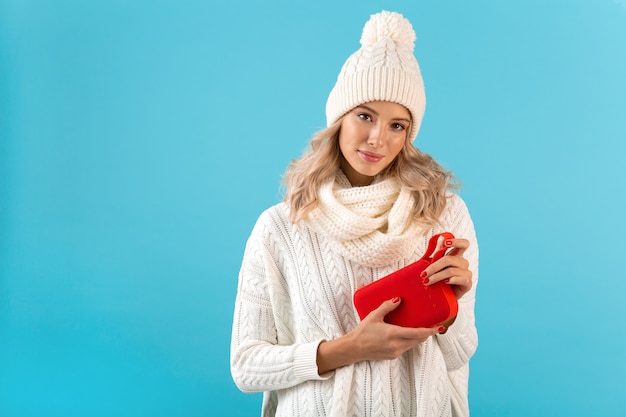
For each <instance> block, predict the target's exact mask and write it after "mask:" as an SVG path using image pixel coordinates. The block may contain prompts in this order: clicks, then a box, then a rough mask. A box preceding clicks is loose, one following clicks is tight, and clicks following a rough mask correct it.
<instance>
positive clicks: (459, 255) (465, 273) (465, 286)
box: [421, 239, 472, 300]
mask: <svg viewBox="0 0 626 417" xmlns="http://www.w3.org/2000/svg"><path fill="white" fill-rule="evenodd" d="M444 245H445V246H446V247H447V248H451V250H450V251H449V252H448V253H447V254H446V255H445V256H443V257H442V258H441V259H439V260H438V261H436V262H433V264H432V265H429V266H428V267H427V268H426V269H425V270H424V272H425V273H422V276H421V278H422V280H423V282H424V284H426V285H432V284H434V283H436V282H439V281H444V282H446V283H448V284H450V285H451V286H452V289H453V290H454V294H455V295H456V298H457V300H458V299H459V298H461V297H462V296H463V295H464V294H465V293H466V292H468V291H469V290H470V289H471V288H472V271H470V270H469V262H468V261H467V259H465V258H464V257H463V254H464V253H465V251H466V250H467V248H469V245H470V243H469V240H467V239H447V240H446V241H445V242H444Z"/></svg>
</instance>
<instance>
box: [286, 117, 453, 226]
mask: <svg viewBox="0 0 626 417" xmlns="http://www.w3.org/2000/svg"><path fill="white" fill-rule="evenodd" d="M342 120H343V118H341V119H339V120H338V121H337V122H335V123H334V124H333V125H331V126H329V127H327V128H326V129H323V130H321V131H319V132H317V133H316V134H315V135H313V137H312V138H311V141H310V144H309V147H308V149H307V150H306V151H305V153H304V154H303V156H302V157H301V158H300V159H295V160H293V161H292V162H291V163H290V164H289V166H288V167H287V170H286V172H285V174H284V176H283V184H284V186H285V187H286V193H285V198H284V201H285V202H287V203H289V205H290V211H291V222H292V223H297V222H299V221H301V220H303V219H305V218H306V216H307V215H308V214H309V212H311V210H313V209H315V208H316V207H317V203H318V198H319V197H318V191H319V189H320V187H321V186H322V184H325V183H327V182H328V181H331V180H332V179H333V178H334V177H335V173H336V172H337V169H339V167H340V163H341V160H342V155H341V150H340V149H339V132H340V129H341V121H342ZM408 130H410V129H407V131H408ZM379 175H382V176H383V178H389V177H393V178H396V179H397V180H398V182H399V183H400V184H401V186H402V187H406V188H407V189H408V190H409V191H411V192H412V194H413V197H414V199H415V207H414V209H413V212H414V213H413V214H414V216H415V219H416V220H417V221H420V222H422V223H424V224H426V225H429V226H432V225H435V224H437V223H438V221H439V216H440V215H441V213H442V212H443V210H444V208H445V206H446V200H447V192H448V190H450V189H454V188H458V187H459V184H458V183H456V182H453V179H454V177H453V176H452V173H451V172H449V171H447V170H445V169H444V168H443V167H442V166H441V165H439V164H438V163H437V162H436V161H435V160H434V159H433V158H432V157H431V156H430V155H428V154H426V153H423V152H421V151H420V150H419V149H417V148H416V147H415V146H413V144H412V143H411V141H409V140H408V138H407V140H406V142H405V144H404V147H403V148H402V150H401V151H400V153H399V154H398V156H396V158H395V159H394V160H393V162H392V163H391V164H389V166H387V167H386V168H385V169H384V170H383V171H382V172H381V173H380V174H379Z"/></svg>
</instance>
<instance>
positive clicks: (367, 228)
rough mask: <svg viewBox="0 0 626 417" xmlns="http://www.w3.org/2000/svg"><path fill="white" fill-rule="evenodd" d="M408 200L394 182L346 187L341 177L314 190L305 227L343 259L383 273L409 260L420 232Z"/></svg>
mask: <svg viewBox="0 0 626 417" xmlns="http://www.w3.org/2000/svg"><path fill="white" fill-rule="evenodd" d="M414 204H415V202H414V200H413V196H412V195H411V193H410V192H409V191H407V190H406V189H404V188H403V187H401V186H400V184H399V183H398V182H397V181H395V180H394V179H383V180H379V181H375V182H374V183H373V184H371V185H368V186H365V187H352V186H351V185H350V182H349V181H348V179H347V178H346V177H345V175H344V174H343V173H342V172H338V173H337V176H336V178H335V179H334V180H333V181H330V182H328V183H326V184H324V185H323V186H322V187H321V188H320V193H319V204H318V207H316V208H315V209H314V210H313V211H311V213H310V214H309V216H308V218H307V221H308V223H309V225H310V227H311V228H312V229H313V230H315V231H316V232H318V233H320V234H323V235H324V236H327V237H328V238H329V240H330V242H331V244H332V245H333V247H334V248H335V249H336V250H337V251H338V252H339V253H340V254H342V255H343V256H345V257H346V258H348V259H350V260H352V261H355V262H357V263H359V264H361V265H365V266H368V267H383V266H388V265H390V264H392V263H393V262H396V261H398V260H400V259H404V258H407V257H409V256H410V255H411V254H412V253H413V251H414V250H415V241H416V238H417V237H418V236H419V234H420V232H423V228H422V227H420V225H419V223H418V222H416V221H414V217H413V207H414Z"/></svg>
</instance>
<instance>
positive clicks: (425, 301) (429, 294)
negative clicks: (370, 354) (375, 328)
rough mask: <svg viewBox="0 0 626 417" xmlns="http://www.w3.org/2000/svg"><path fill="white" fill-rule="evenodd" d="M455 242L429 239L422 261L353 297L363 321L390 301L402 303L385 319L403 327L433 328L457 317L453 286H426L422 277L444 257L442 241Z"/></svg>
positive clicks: (448, 235)
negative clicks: (395, 298)
mask: <svg viewBox="0 0 626 417" xmlns="http://www.w3.org/2000/svg"><path fill="white" fill-rule="evenodd" d="M440 238H443V239H454V235H453V234H452V233H449V232H444V233H440V234H437V235H434V236H433V237H432V238H430V240H429V242H428V248H427V249H426V253H425V254H424V256H422V257H421V258H420V259H419V260H417V261H415V262H413V263H412V264H409V265H407V266H405V267H404V268H401V269H399V270H397V271H395V272H392V273H391V274H389V275H387V276H384V277H383V278H381V279H379V280H376V281H374V282H372V283H370V284H368V285H366V286H364V287H361V288H359V289H358V290H356V292H355V293H354V306H355V308H356V310H357V313H358V314H359V317H360V318H361V320H363V319H364V318H365V316H367V315H368V314H369V313H370V312H371V311H372V310H375V309H377V308H378V307H380V305H381V304H382V303H383V302H384V301H387V300H390V299H392V298H394V297H400V299H401V300H402V302H401V303H400V305H399V306H398V307H396V309H395V310H393V311H392V312H390V313H389V314H387V315H386V316H385V322H387V323H391V324H396V325H398V326H404V327H434V326H437V325H439V324H441V323H443V322H444V321H446V320H448V319H451V318H453V317H455V316H456V314H457V312H458V311H459V305H458V303H457V300H456V296H455V295H454V291H452V288H451V287H450V285H448V284H446V283H445V282H443V281H439V282H436V283H434V284H432V285H424V283H423V282H422V278H420V274H421V273H422V271H424V269H426V267H427V266H428V265H430V264H432V263H433V262H435V261H437V260H438V259H440V258H441V257H442V256H444V255H445V253H446V250H447V248H445V247H442V248H440V249H438V246H439V239H440Z"/></svg>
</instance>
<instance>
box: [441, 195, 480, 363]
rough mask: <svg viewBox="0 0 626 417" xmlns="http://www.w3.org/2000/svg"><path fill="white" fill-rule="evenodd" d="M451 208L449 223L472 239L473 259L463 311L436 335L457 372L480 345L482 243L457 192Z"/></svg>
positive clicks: (461, 235) (459, 234) (467, 255)
mask: <svg viewBox="0 0 626 417" xmlns="http://www.w3.org/2000/svg"><path fill="white" fill-rule="evenodd" d="M450 208H451V210H450V211H449V213H448V214H449V216H450V217H449V218H448V224H447V226H448V227H449V230H450V231H451V232H452V233H453V234H454V235H455V236H456V237H459V238H464V239H467V240H469V242H470V246H469V248H468V250H467V251H466V252H465V255H464V256H465V258H466V259H467V260H468V261H469V269H470V271H472V288H471V290H470V291H468V292H467V293H465V294H464V295H463V297H461V298H460V299H459V300H458V302H459V312H458V315H457V318H456V321H455V322H454V324H452V325H451V326H450V328H449V329H448V331H447V332H446V333H445V334H442V335H437V336H436V337H437V341H438V343H439V346H440V347H441V351H442V352H443V355H444V358H445V361H446V365H447V368H448V371H453V370H456V369H459V368H461V367H463V366H464V365H466V364H467V363H468V362H469V360H470V358H471V357H472V355H473V354H474V352H475V351H476V348H477V346H478V332H477V330H476V323H475V315H474V304H475V301H476V285H477V284H478V242H477V239H476V233H475V230H474V224H473V222H472V219H471V217H470V214H469V212H468V210H467V206H466V205H465V203H464V202H463V200H461V198H460V197H458V196H456V195H454V196H453V197H452V200H451V204H450Z"/></svg>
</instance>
